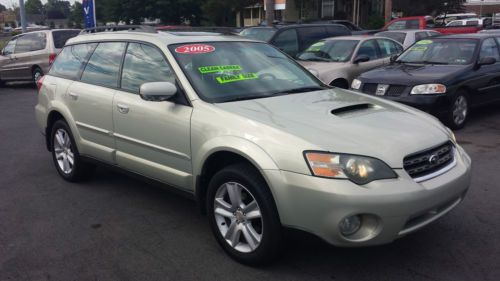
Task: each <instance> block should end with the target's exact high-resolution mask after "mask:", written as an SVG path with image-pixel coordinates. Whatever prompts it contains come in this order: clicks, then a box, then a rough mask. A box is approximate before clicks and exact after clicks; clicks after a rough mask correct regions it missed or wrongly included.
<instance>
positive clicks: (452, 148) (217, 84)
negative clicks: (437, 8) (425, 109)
mask: <svg viewBox="0 0 500 281" xmlns="http://www.w3.org/2000/svg"><path fill="white" fill-rule="evenodd" d="M38 86H39V101H38V104H37V105H36V108H35V110H36V118H37V121H38V124H39V126H40V128H41V130H42V132H43V134H45V135H46V142H47V148H48V149H49V150H50V151H51V153H52V156H53V160H54V164H55V167H56V169H57V171H58V173H59V174H60V175H61V176H62V177H63V178H64V179H65V180H68V181H71V182H73V181H78V180H83V179H85V178H87V177H88V176H89V175H91V172H92V171H93V169H94V165H95V163H96V162H99V163H104V164H108V165H111V166H114V167H119V168H120V169H123V170H126V171H129V172H132V173H135V174H138V175H141V176H143V177H145V178H149V179H153V180H155V181H158V182H161V183H164V184H165V186H168V187H172V188H175V189H176V190H179V191H182V192H185V193H186V194H188V195H189V196H191V197H192V198H194V199H195V200H197V202H198V203H199V205H200V206H201V208H202V210H204V212H206V214H207V217H208V220H209V222H210V225H211V229H212V231H213V233H214V235H215V237H216V240H217V241H218V243H219V244H220V245H221V246H222V248H223V249H224V250H225V251H226V252H227V253H228V254H229V255H230V256H231V257H233V258H234V259H236V260H238V261H239V262H242V263H246V264H252V265H256V264H262V263H268V262H270V261H272V260H274V259H275V258H276V257H277V256H278V255H279V253H280V250H281V249H282V247H283V245H284V243H285V242H284V239H283V229H284V227H287V228H294V229H299V230H303V231H306V232H309V233H312V234H314V235H316V236H318V237H320V238H322V239H323V240H324V241H326V242H328V243H330V244H333V245H337V246H346V247H354V246H368V245H379V244H384V243H389V242H391V241H393V240H395V239H397V238H400V237H402V236H404V235H406V234H409V233H411V232H413V231H415V230H418V229H420V228H422V227H424V226H425V225H427V224H429V223H431V222H433V221H435V220H436V219H438V218H440V217H441V216H443V215H444V214H446V213H448V212H449V211H450V210H451V209H453V208H454V207H455V206H457V204H459V203H460V202H461V201H462V200H463V198H464V196H465V193H466V191H467V189H468V187H469V184H470V169H471V160H470V158H469V156H467V154H466V152H465V151H464V150H463V149H462V147H460V145H458V144H457V142H456V140H455V138H454V135H453V133H452V132H451V131H450V130H449V129H447V128H446V127H445V126H443V125H442V124H441V123H440V122H439V121H437V120H436V119H435V118H433V117H431V116H430V115H427V114H425V113H422V112H421V111H417V110H414V109H411V108H409V107H406V106H404V105H401V104H398V103H394V102H390V101H386V100H382V99H378V98H376V97H370V96H367V95H363V94H359V93H355V92H350V91H347V90H343V89H337V88H335V89H331V88H330V87H328V86H325V85H324V84H323V83H322V82H320V81H319V80H318V79H317V78H316V77H314V75H312V74H311V73H309V72H308V71H307V70H306V69H304V68H303V67H302V66H300V65H299V64H298V63H296V62H295V61H293V60H292V59H290V58H289V57H288V56H286V55H285V54H284V53H282V52H281V51H279V50H278V49H276V48H275V47H273V46H271V45H269V44H266V43H262V42H256V41H252V40H247V39H243V38H239V37H238V38H237V37H225V36H207V35H200V34H198V35H197V36H186V34H182V36H180V35H176V34H173V33H170V34H169V33H162V34H159V33H153V32H144V31H141V30H140V29H137V30H133V31H131V30H129V31H126V30H125V31H115V32H95V33H89V34H83V35H79V36H77V37H75V38H73V39H70V40H69V41H68V43H67V44H66V46H65V47H64V49H63V51H62V52H61V54H60V55H59V56H58V58H57V60H56V61H55V62H54V64H53V66H52V68H51V70H50V72H49V73H48V75H45V76H44V78H42V79H41V80H40V81H39V82H38Z"/></svg>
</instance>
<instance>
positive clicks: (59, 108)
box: [45, 101, 80, 151]
mask: <svg viewBox="0 0 500 281" xmlns="http://www.w3.org/2000/svg"><path fill="white" fill-rule="evenodd" d="M57 120H64V121H65V122H66V123H67V124H68V126H69V128H70V129H71V132H72V134H73V137H74V138H75V139H79V138H80V136H79V134H78V132H77V130H76V125H75V122H74V121H73V118H71V114H70V113H69V111H68V110H67V109H65V107H64V106H63V105H62V104H58V102H57V101H56V104H52V107H51V108H50V109H49V110H48V114H47V121H46V125H45V143H46V146H47V149H48V150H49V151H51V148H50V147H51V143H50V134H51V132H52V126H53V125H54V123H55V122H56V121H57ZM75 145H77V148H79V147H78V142H77V143H76V144H75Z"/></svg>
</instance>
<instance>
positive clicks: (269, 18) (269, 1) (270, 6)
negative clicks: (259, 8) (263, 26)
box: [265, 0, 274, 26]
mask: <svg viewBox="0 0 500 281" xmlns="http://www.w3.org/2000/svg"><path fill="white" fill-rule="evenodd" d="M265 2H266V22H267V26H272V25H273V23H274V0H266V1H265Z"/></svg>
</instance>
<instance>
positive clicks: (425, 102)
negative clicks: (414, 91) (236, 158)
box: [381, 95, 451, 116]
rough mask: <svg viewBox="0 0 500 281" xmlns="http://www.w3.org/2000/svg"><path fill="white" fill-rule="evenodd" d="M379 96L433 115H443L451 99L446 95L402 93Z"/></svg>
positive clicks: (449, 106) (449, 105)
mask: <svg viewBox="0 0 500 281" xmlns="http://www.w3.org/2000/svg"><path fill="white" fill-rule="evenodd" d="M381 97H382V98H384V99H387V100H391V101H396V102H400V103H402V104H405V105H408V106H411V107H414V108H417V109H420V110H422V111H425V112H427V113H430V114H432V115H435V116H441V115H444V114H445V113H447V112H448V111H449V110H450V108H451V101H450V99H449V97H448V96H446V95H404V96H398V97H391V96H381Z"/></svg>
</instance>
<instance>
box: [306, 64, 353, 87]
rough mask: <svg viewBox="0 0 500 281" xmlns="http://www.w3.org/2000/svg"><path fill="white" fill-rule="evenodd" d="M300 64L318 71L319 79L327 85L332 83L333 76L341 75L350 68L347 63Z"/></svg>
mask: <svg viewBox="0 0 500 281" xmlns="http://www.w3.org/2000/svg"><path fill="white" fill-rule="evenodd" d="M299 63H300V64H301V65H302V66H304V67H305V68H307V69H313V70H316V71H318V73H319V79H320V80H321V81H323V82H325V83H326V84H328V83H330V82H331V81H332V79H333V78H332V74H333V75H335V74H337V75H338V76H341V75H340V74H341V73H342V72H343V71H344V69H346V68H348V67H349V65H350V64H349V63H347V62H316V61H299Z"/></svg>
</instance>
